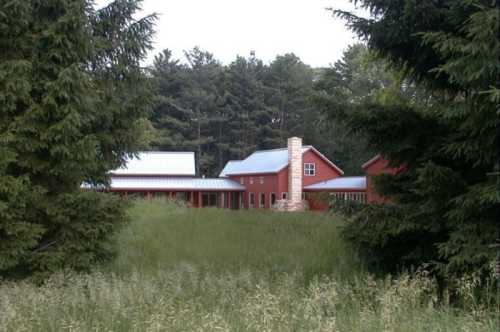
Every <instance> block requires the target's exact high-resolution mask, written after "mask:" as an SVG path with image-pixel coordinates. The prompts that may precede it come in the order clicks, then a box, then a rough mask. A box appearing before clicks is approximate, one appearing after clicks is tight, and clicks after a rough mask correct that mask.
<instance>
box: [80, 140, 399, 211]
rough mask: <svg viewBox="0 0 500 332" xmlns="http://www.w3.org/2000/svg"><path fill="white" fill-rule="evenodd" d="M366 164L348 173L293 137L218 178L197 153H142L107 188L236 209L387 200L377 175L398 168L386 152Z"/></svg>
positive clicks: (234, 162) (117, 172)
mask: <svg viewBox="0 0 500 332" xmlns="http://www.w3.org/2000/svg"><path fill="white" fill-rule="evenodd" d="M362 168H363V169H364V170H365V172H366V177H365V176H354V177H344V176H343V174H344V172H343V171H342V170H341V169H340V168H339V167H338V166H336V165H335V164H334V163H333V162H331V161H330V160H329V159H328V158H326V157H325V156H324V155H323V154H322V153H320V152H319V151H318V150H316V149H315V148H314V147H313V146H310V145H305V146H303V145H302V139H301V138H298V137H292V138H289V139H288V144H287V147H286V148H281V149H272V150H261V151H255V152H254V153H252V154H250V155H249V156H248V157H246V158H245V159H243V160H232V161H229V162H228V163H227V164H226V166H225V167H224V169H223V170H222V172H221V173H220V175H219V177H218V178H204V177H202V178H200V177H196V174H195V154H194V153H193V152H141V153H139V154H138V155H137V157H136V158H131V159H128V160H127V161H126V163H125V165H124V166H123V167H121V168H120V169H117V170H114V171H111V172H110V179H111V181H110V185H109V186H108V187H107V188H105V189H106V190H109V191H112V192H117V193H120V194H122V195H123V196H126V197H127V196H130V195H134V196H137V195H139V196H142V197H147V198H149V197H165V198H169V199H170V198H175V199H177V200H184V201H186V202H187V203H188V204H189V205H190V206H194V207H205V206H214V207H220V208H231V209H239V208H246V209H252V208H261V209H269V208H271V207H273V208H277V209H280V210H287V211H296V210H303V209H307V208H311V209H325V208H327V207H328V203H327V201H328V198H329V197H331V196H336V197H337V198H341V199H345V200H353V201H360V202H368V203H380V202H384V201H386V200H385V199H384V198H382V197H380V196H379V195H377V193H376V192H375V191H374V188H373V181H372V177H373V176H374V175H378V174H381V173H391V174H394V173H396V172H397V171H398V169H394V168H391V167H389V166H388V162H387V161H386V160H385V159H384V158H382V157H381V156H380V155H379V156H376V157H375V158H372V159H371V160H369V161H368V162H366V163H365V164H364V165H363V166H362ZM84 187H85V188H88V186H84ZM320 193H322V194H321V195H322V199H319V196H318V194H320ZM325 197H326V200H325V199H324V198H325Z"/></svg>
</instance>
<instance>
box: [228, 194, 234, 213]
mask: <svg viewBox="0 0 500 332" xmlns="http://www.w3.org/2000/svg"><path fill="white" fill-rule="evenodd" d="M232 196H233V193H232V192H230V191H228V192H227V207H228V209H229V210H231V209H232V208H233V206H232V203H233V202H232V201H233V200H232Z"/></svg>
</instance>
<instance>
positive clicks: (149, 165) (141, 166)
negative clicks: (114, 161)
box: [110, 151, 196, 176]
mask: <svg viewBox="0 0 500 332" xmlns="http://www.w3.org/2000/svg"><path fill="white" fill-rule="evenodd" d="M110 173H111V174H116V175H149V176H153V175H173V176H175V175H179V176H195V175H196V170H195V160H194V152H156V151H149V152H139V153H138V154H137V157H134V158H131V159H127V161H126V164H125V165H123V166H122V167H120V168H118V169H115V170H113V171H111V172H110Z"/></svg>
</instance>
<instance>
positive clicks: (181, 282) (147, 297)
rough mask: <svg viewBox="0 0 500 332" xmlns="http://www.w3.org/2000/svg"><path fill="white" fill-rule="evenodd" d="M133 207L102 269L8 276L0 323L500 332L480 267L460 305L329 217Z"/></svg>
mask: <svg viewBox="0 0 500 332" xmlns="http://www.w3.org/2000/svg"><path fill="white" fill-rule="evenodd" d="M130 215H131V216H132V218H133V220H132V222H131V223H130V224H128V225H127V226H126V227H125V228H124V229H123V230H122V231H121V232H120V233H119V234H117V242H116V246H117V249H118V252H119V254H118V256H117V260H116V261H115V262H114V264H112V265H110V266H109V265H108V266H107V267H106V268H105V269H104V270H99V271H94V272H92V273H90V274H75V273H56V274H54V275H52V276H51V277H50V278H49V279H48V280H47V281H46V282H45V283H44V284H43V285H41V286H37V285H34V284H32V283H29V282H27V281H22V282H3V283H0V294H2V296H0V312H2V318H1V319H0V330H2V331H6V332H10V331H26V330H29V331H31V330H35V331H60V330H68V329H72V330H76V331H95V330H99V331H100V330H103V331H142V330H156V331H157V330H167V331H215V330H217V331H345V332H351V331H398V332H399V331H401V332H403V331H404V332H407V331H410V332H421V331H463V332H474V331H492V332H493V331H495V332H496V331H497V330H498V328H497V327H498V323H499V317H498V314H497V312H496V311H495V310H496V309H497V308H496V307H495V306H494V304H493V305H492V304H488V303H483V302H479V301H478V298H477V297H476V296H475V294H474V291H475V289H476V287H477V286H478V280H477V278H476V277H475V276H469V277H464V278H463V279H460V280H458V281H457V289H459V292H458V296H459V298H460V304H461V305H462V307H452V306H450V305H449V304H448V303H446V302H443V303H441V304H438V303H437V298H438V288H437V285H436V282H435V280H433V279H432V278H430V277H429V275H428V274H427V273H426V272H425V271H418V272H416V273H412V275H411V276H410V275H409V274H403V275H400V276H398V277H391V276H385V277H384V278H380V279H377V278H374V277H373V276H371V275H368V274H366V273H365V272H364V271H363V269H362V268H361V267H360V265H359V260H358V258H357V255H356V254H355V253H353V252H352V251H351V250H350V249H349V248H348V247H346V246H345V245H344V243H343V241H342V239H341V238H340V237H339V234H338V230H339V229H338V225H341V224H342V222H341V221H340V220H338V219H332V218H331V217H330V216H328V215H324V214H318V213H300V214H285V213H275V212H271V211H227V210H216V209H187V208H184V207H180V206H178V205H174V204H165V202H160V201H157V202H155V201H153V202H145V201H138V202H136V204H135V206H134V207H133V209H132V210H131V211H130ZM332 239H333V241H332ZM307 271H309V272H310V273H311V275H309V276H308V275H307V274H306V273H305V272H307ZM325 273H328V274H325ZM481 286H482V287H484V288H485V289H488V290H489V291H491V290H492V289H491V288H490V286H491V285H481ZM492 295H493V296H494V293H493V294H492Z"/></svg>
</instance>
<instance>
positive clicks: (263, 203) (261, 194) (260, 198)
mask: <svg viewBox="0 0 500 332" xmlns="http://www.w3.org/2000/svg"><path fill="white" fill-rule="evenodd" d="M262 196H264V202H262ZM265 206H266V194H265V193H259V209H263V208H264V207H265Z"/></svg>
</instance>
